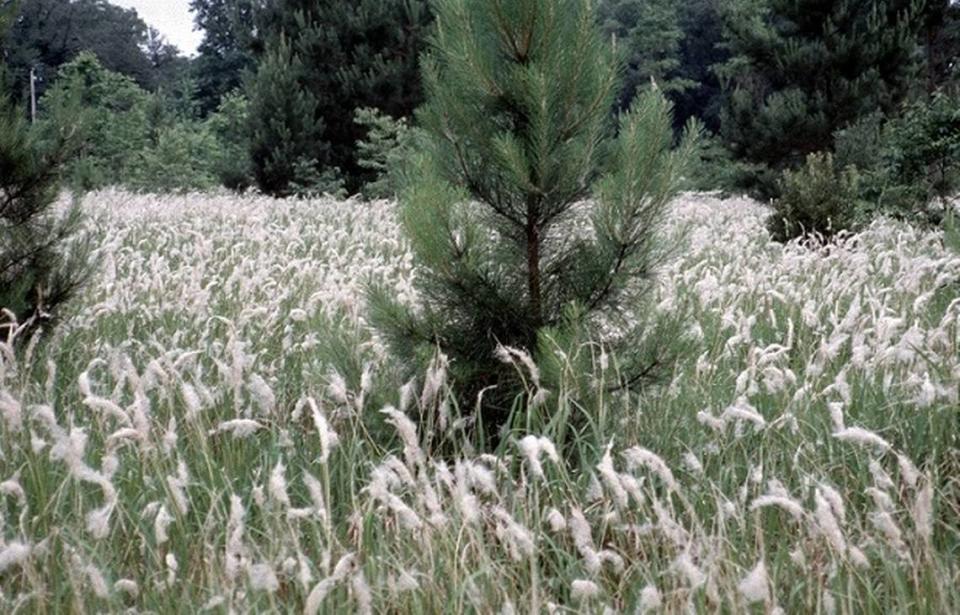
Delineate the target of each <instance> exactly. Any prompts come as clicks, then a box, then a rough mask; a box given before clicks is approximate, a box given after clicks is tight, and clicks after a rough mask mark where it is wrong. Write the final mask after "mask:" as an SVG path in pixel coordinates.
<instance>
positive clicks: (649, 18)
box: [597, 0, 695, 109]
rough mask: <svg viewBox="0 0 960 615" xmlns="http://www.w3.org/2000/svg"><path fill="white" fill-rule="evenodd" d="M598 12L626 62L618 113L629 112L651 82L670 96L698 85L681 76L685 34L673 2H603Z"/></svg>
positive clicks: (618, 96)
mask: <svg viewBox="0 0 960 615" xmlns="http://www.w3.org/2000/svg"><path fill="white" fill-rule="evenodd" d="M597 12H598V17H599V20H600V24H601V27H602V28H603V31H604V33H605V34H607V35H608V36H611V37H614V39H615V40H616V45H617V47H618V48H619V49H620V50H621V53H622V54H623V58H624V77H623V82H622V84H621V89H620V92H618V93H617V108H618V109H627V108H628V107H629V106H630V103H632V102H633V99H634V97H635V96H637V94H638V91H639V90H641V89H643V88H647V87H650V85H651V81H655V82H656V84H657V87H659V88H660V89H661V90H663V91H664V92H667V93H674V92H676V93H681V92H683V91H684V90H686V89H688V88H690V87H692V86H694V85H695V84H694V83H693V82H691V81H688V80H686V79H681V78H680V77H679V74H678V72H679V69H680V44H681V41H682V40H683V30H682V29H681V28H680V9H679V8H678V6H677V4H676V3H674V2H672V0H601V1H600V3H599V5H598V10H597Z"/></svg>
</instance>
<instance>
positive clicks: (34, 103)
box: [30, 66, 37, 124]
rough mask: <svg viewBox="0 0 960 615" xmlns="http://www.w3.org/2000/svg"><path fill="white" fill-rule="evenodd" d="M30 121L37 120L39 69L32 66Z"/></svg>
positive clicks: (34, 121)
mask: <svg viewBox="0 0 960 615" xmlns="http://www.w3.org/2000/svg"><path fill="white" fill-rule="evenodd" d="M30 122H31V123H33V124H35V123H36V122H37V70H36V68H34V67H33V66H31V67H30Z"/></svg>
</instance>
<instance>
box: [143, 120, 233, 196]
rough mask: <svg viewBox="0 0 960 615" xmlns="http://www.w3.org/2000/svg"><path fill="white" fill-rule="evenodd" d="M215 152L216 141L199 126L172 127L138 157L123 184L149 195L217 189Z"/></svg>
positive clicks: (189, 123)
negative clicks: (153, 193)
mask: <svg viewBox="0 0 960 615" xmlns="http://www.w3.org/2000/svg"><path fill="white" fill-rule="evenodd" d="M217 152H218V143H217V141H216V139H215V138H214V136H213V135H212V134H211V133H210V132H209V131H208V130H206V128H205V127H204V126H203V125H202V124H199V123H194V122H181V123H178V124H174V125H173V126H171V127H169V128H163V129H161V131H160V133H159V134H158V135H157V141H156V143H155V144H154V145H153V146H151V147H149V148H147V149H145V150H144V151H143V152H141V153H140V154H139V156H138V158H137V162H136V163H135V165H134V166H133V167H132V168H131V169H130V176H129V179H128V181H127V184H128V185H129V186H130V187H132V188H135V189H138V190H144V191H149V192H183V191H188V190H208V189H210V188H213V187H214V186H216V185H217V179H216V175H215V172H214V162H215V160H216V158H217Z"/></svg>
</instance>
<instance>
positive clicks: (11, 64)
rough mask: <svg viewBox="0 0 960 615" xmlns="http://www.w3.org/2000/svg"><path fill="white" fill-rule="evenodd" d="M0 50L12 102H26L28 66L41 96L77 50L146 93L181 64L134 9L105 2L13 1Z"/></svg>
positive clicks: (28, 80) (169, 47) (69, 0)
mask: <svg viewBox="0 0 960 615" xmlns="http://www.w3.org/2000/svg"><path fill="white" fill-rule="evenodd" d="M2 51H3V53H2V54H0V55H2V56H3V58H4V61H5V62H6V64H7V67H8V70H9V71H10V76H11V78H12V86H13V89H12V92H13V97H14V100H16V101H18V102H19V101H25V100H27V99H28V91H29V90H28V89H29V86H30V69H31V67H33V68H35V69H36V71H37V75H38V77H39V80H38V83H37V87H38V91H39V93H41V94H42V93H43V92H44V91H45V90H46V88H47V87H49V86H50V85H51V84H52V82H53V81H54V79H55V77H56V75H57V72H58V70H59V69H60V67H61V66H62V65H64V64H66V63H67V62H69V61H71V60H72V59H74V58H75V57H76V56H77V54H79V53H80V52H81V51H89V52H92V53H93V54H95V55H96V56H97V58H99V60H100V62H101V63H102V64H103V65H104V66H105V67H106V68H107V69H109V70H111V71H114V72H118V73H120V74H123V75H126V76H127V77H130V78H131V79H133V80H134V81H136V83H137V84H138V85H139V86H140V87H142V88H145V89H147V90H151V91H152V90H155V89H157V88H159V87H162V86H163V85H164V83H166V81H165V79H166V78H168V77H170V76H171V74H174V73H176V72H178V71H180V70H182V69H183V68H184V66H185V63H186V62H187V60H186V59H185V58H183V57H181V56H178V55H177V53H178V52H177V51H176V49H175V48H173V47H171V46H169V45H167V44H166V43H165V42H164V41H163V40H162V38H160V37H159V36H158V35H156V33H155V32H154V33H153V34H151V32H150V30H149V29H148V28H147V26H146V24H145V23H144V22H143V20H141V19H140V17H139V16H137V14H136V12H135V11H133V10H132V9H125V8H121V7H119V6H116V5H114V4H111V3H109V2H108V1H107V0H19V2H18V7H17V13H16V16H15V19H13V20H12V25H11V28H10V33H9V36H8V37H7V39H6V40H5V41H4V45H3V48H2Z"/></svg>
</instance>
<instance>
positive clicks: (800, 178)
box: [767, 152, 860, 241]
mask: <svg viewBox="0 0 960 615" xmlns="http://www.w3.org/2000/svg"><path fill="white" fill-rule="evenodd" d="M857 196H858V190H857V175H856V171H855V170H854V169H853V167H847V168H845V169H837V168H836V166H835V164H834V159H833V155H832V154H830V153H829V152H827V153H816V154H810V155H809V156H807V162H806V164H805V165H804V166H803V167H801V168H800V169H798V170H796V171H791V170H787V171H785V172H784V173H783V178H782V179H781V184H780V197H779V198H777V199H776V200H775V201H774V202H773V205H774V213H773V214H771V215H770V218H769V219H768V220H767V228H768V230H769V231H770V235H771V236H772V237H773V238H774V239H775V240H777V241H787V240H790V239H794V238H797V237H802V236H805V235H813V234H815V235H819V236H820V237H822V238H827V239H829V238H830V237H831V236H833V235H835V234H836V233H838V232H840V231H852V230H855V229H856V226H857V222H858V221H859V220H860V218H859V216H858V213H859V212H858V211H857V209H858V208H857Z"/></svg>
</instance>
